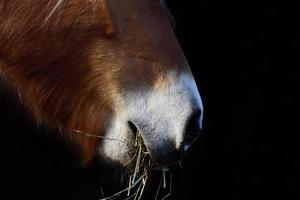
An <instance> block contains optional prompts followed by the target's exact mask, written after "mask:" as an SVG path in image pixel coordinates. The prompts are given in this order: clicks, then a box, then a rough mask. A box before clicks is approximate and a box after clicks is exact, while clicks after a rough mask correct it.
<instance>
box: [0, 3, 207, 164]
mask: <svg viewBox="0 0 300 200" xmlns="http://www.w3.org/2000/svg"><path fill="white" fill-rule="evenodd" d="M0 77H1V79H2V80H3V81H2V82H1V84H2V86H1V87H2V88H3V87H4V88H5V89H6V90H7V91H9V92H12V93H14V94H16V96H17V101H18V102H19V104H20V105H22V107H23V108H24V110H25V111H26V113H28V115H29V116H30V117H31V118H32V119H33V120H34V122H35V123H36V125H37V126H40V125H43V126H47V127H51V128H53V129H56V130H58V131H59V132H60V133H61V134H62V135H64V136H65V137H64V138H67V139H66V140H68V141H71V142H72V144H74V145H75V146H76V147H78V149H79V150H78V159H79V160H80V162H82V163H83V164H87V163H89V162H90V161H91V159H92V158H94V157H95V156H99V157H101V158H102V159H103V160H107V161H110V162H113V163H116V164H118V165H122V164H125V163H127V162H129V161H130V159H131V156H132V152H133V151H134V141H135V138H136V132H137V131H138V132H139V133H141V136H142V138H143V140H144V143H145V146H146V148H147V150H148V151H149V153H150V155H151V157H152V158H153V160H154V161H156V162H157V163H161V164H164V165H171V164H174V163H177V162H178V161H179V160H180V158H181V157H182V154H183V153H184V152H185V151H187V149H188V148H189V147H190V146H191V144H192V143H193V141H194V140H195V139H196V138H197V136H198V135H199V133H200V130H201V128H202V119H203V105H202V101H201V97H200V94H199V91H198V88H197V85H196V83H195V80H194V77H193V75H192V72H191V70H190V68H189V65H188V62H187V60H186V58H185V56H184V53H183V51H182V49H181V47H180V45H179V42H178V40H177V38H176V35H175V33H174V30H173V26H172V17H171V16H170V13H169V11H168V8H167V6H166V4H165V2H164V1H163V0H143V1H141V0H122V1H120V0H23V1H19V0H0ZM192 134H193V135H194V138H192V140H190V139H187V138H189V137H190V136H189V135H192Z"/></svg>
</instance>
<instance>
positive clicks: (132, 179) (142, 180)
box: [73, 130, 172, 200]
mask: <svg viewBox="0 0 300 200" xmlns="http://www.w3.org/2000/svg"><path fill="white" fill-rule="evenodd" d="M73 132H74V133H81V134H84V135H85V136H87V137H95V138H98V139H104V140H115V141H118V142H125V143H128V142H127V141H123V140H119V139H114V138H108V137H105V136H97V135H92V134H88V133H86V132H83V131H79V130H73ZM134 146H135V154H134V156H133V157H132V158H131V159H130V160H129V161H128V162H127V163H125V164H124V167H126V166H127V165H129V164H132V163H133V164H134V165H133V166H134V169H133V170H131V171H129V173H128V176H129V181H128V186H127V187H126V188H125V189H123V190H121V191H119V192H117V193H115V194H113V195H111V196H109V197H105V198H100V199H99V200H116V199H120V200H121V196H122V197H123V198H122V200H140V199H141V198H142V196H143V194H144V191H145V190H144V189H145V186H146V184H147V181H148V179H149V174H150V173H151V172H153V171H160V172H161V178H160V183H159V185H158V188H157V191H156V195H155V200H158V198H159V195H160V193H161V190H162V189H164V190H167V189H168V193H167V194H166V195H165V196H163V197H162V198H161V199H160V200H165V199H167V198H168V197H169V196H170V195H171V192H172V174H171V173H170V170H169V169H168V167H167V166H163V165H158V164H156V163H155V162H154V161H153V160H152V158H151V156H150V153H149V152H148V150H147V148H146V147H145V145H144V141H143V138H142V136H141V134H140V132H137V134H136V138H135V143H134ZM167 174H168V176H167ZM168 179H169V180H168ZM167 181H169V184H167ZM167 187H168V188H167ZM101 193H102V194H103V191H102V189H101ZM125 194H126V197H125V198H124V196H125Z"/></svg>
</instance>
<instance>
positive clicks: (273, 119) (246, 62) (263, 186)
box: [0, 0, 300, 200]
mask: <svg viewBox="0 0 300 200" xmlns="http://www.w3.org/2000/svg"><path fill="white" fill-rule="evenodd" d="M168 4H169V6H170V9H171V12H172V13H173V15H174V17H175V19H176V23H177V26H176V33H177V35H178V38H179V41H180V43H181V45H182V48H183V50H184V52H185V54H186V56H187V58H188V61H189V63H190V66H191V68H192V71H193V73H194V76H195V79H196V81H197V83H198V87H199V90H200V93H201V96H202V99H203V103H204V108H205V118H204V130H203V132H202V135H201V137H200V140H199V141H198V142H197V144H196V145H195V146H194V148H193V150H191V152H189V154H188V155H187V157H186V159H185V162H184V163H183V171H182V172H181V173H178V174H177V175H178V177H177V178H176V181H175V182H174V185H175V186H174V187H175V190H174V192H173V196H172V197H171V199H204V200H206V199H220V198H222V199H261V198H264V199H271V198H274V197H281V198H283V199H298V198H299V196H300V195H299V192H297V190H298V189H299V172H300V170H299V169H300V160H299V152H300V151H299V145H298V141H299V140H298V134H299V133H300V132H299V127H298V122H299V120H298V119H299V118H298V116H297V115H298V109H297V107H298V102H299V98H298V97H297V93H298V92H299V83H300V79H299V75H300V73H299V72H300V67H299V64H300V63H299V59H298V58H299V54H298V53H299V52H298V49H299V47H300V33H299V31H298V26H299V20H298V19H299V17H300V16H299V15H300V12H299V8H300V5H298V4H288V3H285V4H283V3H282V2H281V3H276V2H266V1H265V2H262V1H259V2H254V1H246V0H240V1H232V2H226V1H213V0H210V1H209V0H198V1H196V0H194V1H187V0H186V1H182V0H169V1H168ZM12 99H13V97H12V98H10V97H7V96H6V95H4V94H3V92H1V99H0V100H1V102H0V105H1V107H0V108H1V109H0V112H1V113H0V114H1V115H0V116H1V128H0V132H1V140H0V146H1V148H0V150H1V154H0V155H1V159H0V160H1V180H0V181H1V186H0V190H2V191H5V194H6V193H7V194H8V196H7V197H1V199H17V198H22V199H43V200H44V199H45V200H48V199H49V200H50V199H51V200H61V199H64V200H77V199H80V200H90V199H91V200H92V199H98V197H99V194H100V193H99V187H100V186H102V187H103V188H104V189H107V190H109V189H110V188H112V186H111V183H110V182H112V181H113V180H114V177H115V176H117V175H115V174H114V173H113V172H105V173H104V172H103V170H102V167H99V165H96V164H92V165H91V166H90V167H88V168H86V169H81V168H79V167H77V165H76V162H75V160H76V158H75V156H74V155H73V154H72V152H71V151H70V149H71V148H70V147H69V146H68V145H66V144H64V143H63V142H61V141H60V139H58V138H55V137H53V136H49V135H50V134H48V133H47V132H49V130H44V129H41V130H39V131H38V130H36V129H35V128H32V125H31V124H30V123H28V121H27V120H24V116H22V115H20V114H19V113H22V109H21V108H18V107H16V106H15V103H14V102H13V101H12ZM50 132H51V131H50ZM0 195H3V196H4V193H1V194H0Z"/></svg>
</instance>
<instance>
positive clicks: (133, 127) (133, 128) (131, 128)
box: [128, 121, 138, 135]
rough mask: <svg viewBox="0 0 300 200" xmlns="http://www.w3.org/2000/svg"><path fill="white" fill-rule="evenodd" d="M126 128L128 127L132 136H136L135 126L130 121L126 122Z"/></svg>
mask: <svg viewBox="0 0 300 200" xmlns="http://www.w3.org/2000/svg"><path fill="white" fill-rule="evenodd" d="M128 126H129V128H130V130H131V132H132V133H133V134H134V135H136V134H137V132H138V129H137V127H136V125H135V124H134V123H132V122H131V121H128Z"/></svg>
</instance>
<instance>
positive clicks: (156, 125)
mask: <svg viewBox="0 0 300 200" xmlns="http://www.w3.org/2000/svg"><path fill="white" fill-rule="evenodd" d="M123 98H124V99H125V100H124V103H123V106H122V108H123V109H122V112H119V113H117V114H116V117H115V120H114V121H113V123H112V126H111V128H110V131H108V133H107V135H108V136H109V137H115V138H116V137H117V138H118V139H119V138H123V139H128V138H132V140H134V139H133V138H134V136H133V135H134V133H133V132H135V131H132V129H135V130H136V131H138V132H139V133H140V134H141V136H142V138H143V140H144V143H145V146H146V148H147V150H148V151H149V153H150V155H151V157H152V158H153V160H154V161H155V162H157V163H159V164H163V165H171V164H174V163H177V162H178V161H179V160H180V158H181V156H182V155H183V153H184V151H187V149H188V148H189V147H190V146H191V145H192V143H193V142H194V141H195V140H196V139H197V137H198V135H199V133H200V130H201V128H202V118H203V105H202V101H201V98H200V95H199V92H198V89H197V86H196V83H195V81H194V79H193V77H192V75H190V74H183V75H180V76H179V77H178V76H177V77H176V79H175V81H172V82H171V83H170V84H168V86H167V87H165V88H152V89H147V90H142V89H140V90H135V91H134V92H128V93H126V96H125V97H123ZM105 142H106V143H108V142H107V141H105ZM106 146H107V148H106V152H107V153H106V157H113V159H114V160H119V161H120V160H123V161H121V163H122V162H123V163H124V162H126V160H128V159H129V157H130V156H127V157H126V156H124V155H123V156H121V154H122V153H124V151H130V147H128V145H123V147H122V144H115V147H114V150H109V148H111V147H109V146H108V144H107V145H106ZM122 148H123V149H122ZM104 149H105V148H104ZM120 158H122V159H120Z"/></svg>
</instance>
